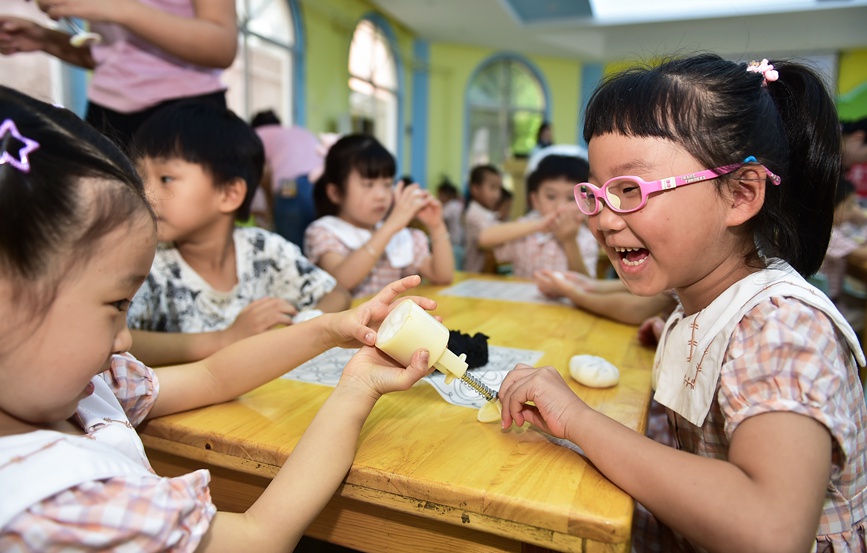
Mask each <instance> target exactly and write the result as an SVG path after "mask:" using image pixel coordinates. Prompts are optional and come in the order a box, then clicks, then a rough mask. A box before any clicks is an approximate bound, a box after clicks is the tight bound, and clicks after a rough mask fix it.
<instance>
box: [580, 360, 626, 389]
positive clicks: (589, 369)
mask: <svg viewBox="0 0 867 553" xmlns="http://www.w3.org/2000/svg"><path fill="white" fill-rule="evenodd" d="M569 375H570V376H572V378H574V379H575V380H576V381H577V382H578V383H579V384H583V385H584V386H589V387H591V388H609V387H611V386H615V385H616V384H617V383H618V382H620V371H619V370H618V369H617V367H615V366H614V365H612V364H611V362H610V361H608V360H607V359H604V358H602V357H599V356H597V355H573V356H572V359H570V360H569Z"/></svg>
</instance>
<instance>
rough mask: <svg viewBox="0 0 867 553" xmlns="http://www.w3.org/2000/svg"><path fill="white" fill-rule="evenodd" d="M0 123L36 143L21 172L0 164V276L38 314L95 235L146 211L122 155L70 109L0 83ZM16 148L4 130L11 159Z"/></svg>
mask: <svg viewBox="0 0 867 553" xmlns="http://www.w3.org/2000/svg"><path fill="white" fill-rule="evenodd" d="M0 121H8V122H11V123H12V124H14V125H15V127H16V128H17V130H18V132H19V134H20V135H21V136H23V137H24V138H27V139H29V140H35V141H36V142H37V143H38V144H39V146H38V148H37V149H35V150H34V151H32V152H31V153H30V154H29V156H28V157H29V163H30V169H29V171H22V170H19V169H18V168H16V167H14V166H13V165H11V164H9V163H4V164H0V275H2V277H3V278H8V279H11V280H12V281H13V282H18V283H20V284H21V285H20V286H16V290H20V291H21V293H20V294H16V297H15V298H12V300H13V301H19V300H22V301H24V300H26V301H27V302H28V305H29V306H30V307H31V308H32V311H33V312H37V313H39V312H43V313H44V310H47V309H48V308H49V307H50V306H51V304H52V302H53V300H54V297H55V295H56V292H57V288H58V286H59V285H60V281H61V279H62V278H63V275H64V274H66V273H68V272H69V271H70V270H71V269H72V268H73V267H75V266H77V265H80V264H83V263H86V262H87V261H88V260H90V259H91V257H92V255H94V253H95V252H96V248H97V246H98V244H99V241H100V239H101V238H103V237H105V236H106V235H108V234H109V233H111V232H112V231H113V230H115V229H117V228H119V227H121V226H123V225H128V224H130V223H131V222H132V221H134V220H135V216H136V214H146V215H147V217H149V218H150V219H151V220H152V221H153V220H154V219H153V217H154V215H153V211H152V210H151V207H150V204H149V203H148V202H147V200H146V198H145V196H144V187H143V185H142V182H141V179H140V178H139V176H138V174H137V173H136V171H135V167H134V166H133V165H132V163H131V162H130V160H129V159H128V158H127V157H126V156H125V155H124V154H123V153H122V152H121V150H120V149H119V148H118V147H117V146H116V145H115V144H114V143H113V142H112V141H111V140H109V139H108V138H106V137H105V136H103V135H102V134H100V133H99V132H98V131H97V130H96V129H94V128H93V127H91V126H90V125H88V124H87V123H85V122H84V121H82V120H81V119H79V118H78V117H77V116H76V115H75V114H73V113H72V112H70V111H68V110H66V109H63V108H60V107H55V106H52V105H50V104H47V103H45V102H41V101H39V100H36V99H34V98H31V97H29V96H27V95H25V94H23V93H21V92H18V91H16V90H13V89H11V88H8V87H5V86H2V85H0ZM22 146H23V143H22V142H20V141H19V140H18V139H16V138H13V137H12V135H11V133H6V134H5V135H4V136H3V137H2V138H0V152H6V153H8V154H9V155H10V156H12V157H13V158H16V159H17V158H18V156H19V154H20V149H21V148H22ZM155 228H156V227H154V229H155Z"/></svg>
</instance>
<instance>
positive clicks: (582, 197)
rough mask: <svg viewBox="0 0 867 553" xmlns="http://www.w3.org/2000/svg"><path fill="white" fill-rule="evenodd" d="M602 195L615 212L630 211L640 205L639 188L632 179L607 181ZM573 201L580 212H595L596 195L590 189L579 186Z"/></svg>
mask: <svg viewBox="0 0 867 553" xmlns="http://www.w3.org/2000/svg"><path fill="white" fill-rule="evenodd" d="M603 194H605V196H604V198H603V199H604V200H605V203H606V204H607V205H608V207H610V208H612V209H614V210H617V211H630V210H633V209H638V206H640V205H641V186H639V184H638V183H637V182H635V181H634V180H632V179H617V180H612V181H609V182H608V184H607V186H605V188H604V189H603ZM575 199H576V200H577V201H578V206H579V207H580V208H581V210H582V211H584V212H586V213H592V212H593V211H595V210H596V193H595V191H594V190H592V189H591V188H590V187H588V186H586V185H584V186H582V185H579V187H578V190H577V193H576V194H575Z"/></svg>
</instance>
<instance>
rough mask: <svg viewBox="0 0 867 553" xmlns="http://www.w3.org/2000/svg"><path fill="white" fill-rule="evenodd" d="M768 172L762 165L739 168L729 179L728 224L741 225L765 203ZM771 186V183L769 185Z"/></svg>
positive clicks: (753, 215)
mask: <svg viewBox="0 0 867 553" xmlns="http://www.w3.org/2000/svg"><path fill="white" fill-rule="evenodd" d="M767 179H768V173H767V171H766V170H765V168H764V167H758V166H748V167H744V168H742V169H739V170H738V171H737V172H736V173H735V174H734V175H733V177H732V178H731V179H730V180H729V197H728V201H729V214H728V217H727V219H726V222H727V223H728V225H729V226H732V227H735V226H739V225H742V224H744V223H746V222H747V221H749V220H750V219H752V218H753V217H755V216H756V214H757V213H758V212H759V211H760V210H761V209H762V206H763V205H764V203H765V187H766V186H768V184H766V182H767ZM770 186H773V185H770Z"/></svg>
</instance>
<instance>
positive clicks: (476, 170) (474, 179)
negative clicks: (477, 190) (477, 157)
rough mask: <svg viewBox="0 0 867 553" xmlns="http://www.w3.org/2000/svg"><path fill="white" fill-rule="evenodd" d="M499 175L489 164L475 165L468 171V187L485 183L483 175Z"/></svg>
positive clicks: (497, 170) (498, 171) (495, 168)
mask: <svg viewBox="0 0 867 553" xmlns="http://www.w3.org/2000/svg"><path fill="white" fill-rule="evenodd" d="M487 174H492V175H497V176H499V175H500V170H499V169H497V167H496V166H494V165H491V164H485V165H476V166H475V167H473V168H472V169H471V170H470V186H472V185H474V184H482V183H483V182H485V175H487Z"/></svg>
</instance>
